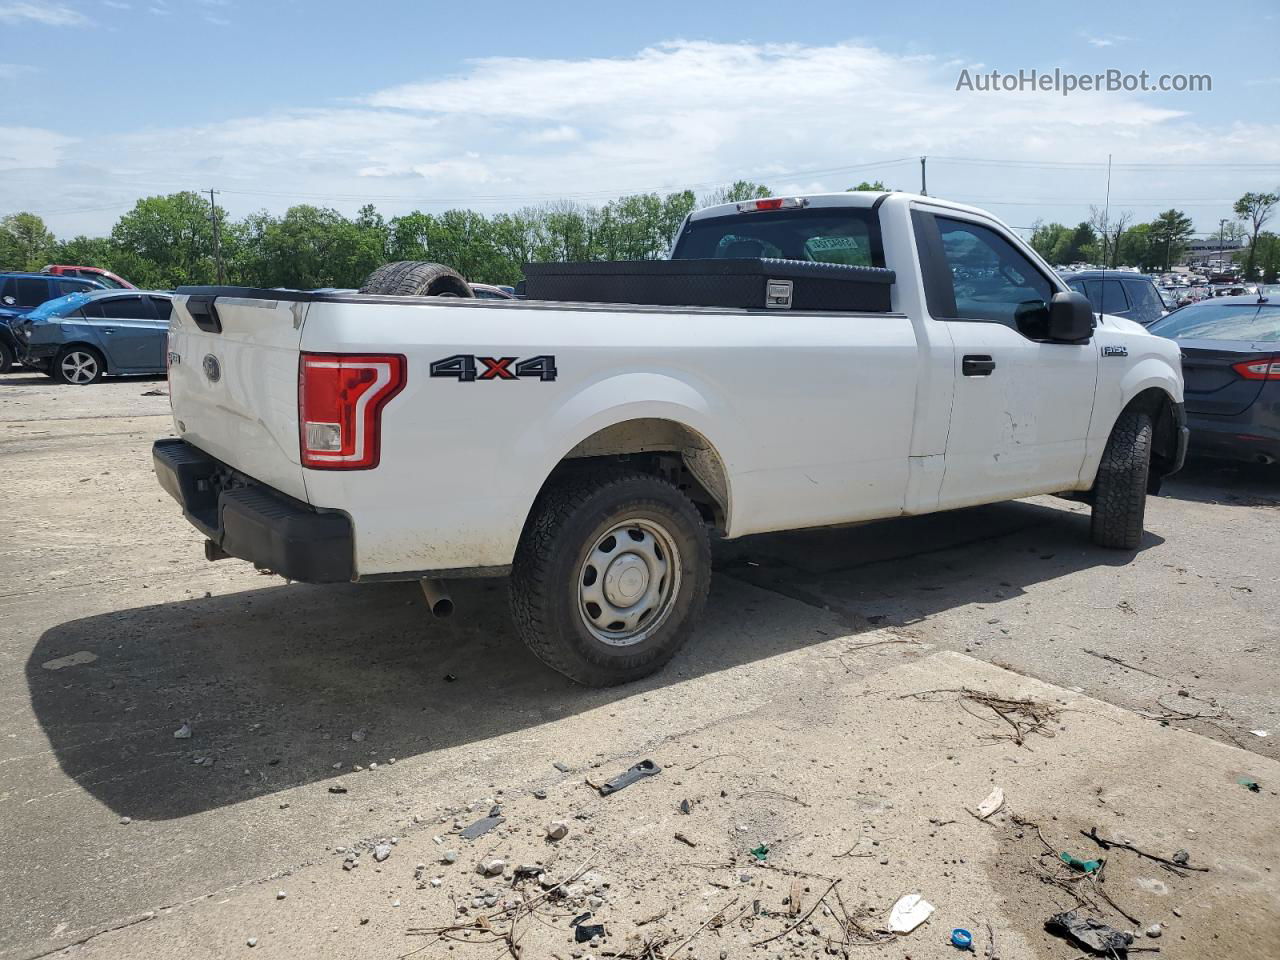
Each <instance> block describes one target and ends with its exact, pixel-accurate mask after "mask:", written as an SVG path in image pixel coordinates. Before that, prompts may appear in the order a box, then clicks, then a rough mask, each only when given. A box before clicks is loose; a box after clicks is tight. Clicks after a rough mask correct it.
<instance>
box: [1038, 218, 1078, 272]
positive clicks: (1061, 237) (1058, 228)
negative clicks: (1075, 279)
mask: <svg viewBox="0 0 1280 960" xmlns="http://www.w3.org/2000/svg"><path fill="white" fill-rule="evenodd" d="M1029 242H1030V243H1031V249H1032V250H1034V251H1035V252H1036V253H1038V254H1040V256H1042V257H1044V258H1045V259H1046V260H1048V261H1049V262H1050V263H1052V264H1055V265H1059V264H1064V263H1069V262H1070V261H1069V260H1059V259H1057V258H1058V256H1059V254H1060V253H1063V252H1065V251H1066V250H1067V248H1068V247H1069V246H1070V243H1071V228H1070V227H1067V226H1063V225H1062V224H1061V223H1044V222H1042V221H1040V220H1037V221H1036V222H1035V223H1033V224H1032V225H1031V240H1030V241H1029Z"/></svg>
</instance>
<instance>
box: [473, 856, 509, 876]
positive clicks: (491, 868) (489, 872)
mask: <svg viewBox="0 0 1280 960" xmlns="http://www.w3.org/2000/svg"><path fill="white" fill-rule="evenodd" d="M505 869H507V861H505V860H498V859H494V860H481V861H480V862H479V863H477V864H476V873H481V874H484V875H485V876H486V877H496V876H498V875H499V874H500V873H502V871H503V870H505Z"/></svg>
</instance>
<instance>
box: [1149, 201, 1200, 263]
mask: <svg viewBox="0 0 1280 960" xmlns="http://www.w3.org/2000/svg"><path fill="white" fill-rule="evenodd" d="M1194 233H1195V225H1194V224H1193V223H1192V222H1191V218H1190V217H1188V216H1187V215H1186V214H1185V213H1183V212H1182V211H1181V210H1172V209H1171V210H1166V211H1165V212H1164V213H1162V214H1160V215H1159V216H1158V217H1156V218H1155V219H1154V220H1152V221H1151V230H1150V234H1149V236H1150V240H1151V249H1152V252H1153V253H1155V254H1158V255H1159V256H1158V261H1157V262H1158V263H1159V264H1160V265H1161V269H1162V270H1163V272H1165V273H1168V272H1169V270H1170V269H1171V268H1172V266H1173V263H1174V262H1175V261H1177V260H1179V259H1181V257H1182V254H1183V253H1184V252H1185V251H1186V249H1187V242H1188V241H1189V240H1190V239H1191V237H1192V235H1193V234H1194Z"/></svg>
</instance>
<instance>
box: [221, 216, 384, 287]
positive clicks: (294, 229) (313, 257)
mask: <svg viewBox="0 0 1280 960" xmlns="http://www.w3.org/2000/svg"><path fill="white" fill-rule="evenodd" d="M372 211H373V208H372V207H366V208H365V209H364V210H362V211H361V216H360V217H358V218H357V219H356V220H355V221H352V220H348V219H347V218H346V217H344V216H343V215H342V214H341V213H339V212H338V211H337V210H332V209H329V208H327V207H315V206H311V205H310V204H299V205H297V206H294V207H290V208H289V209H288V210H287V211H285V214H284V216H283V217H280V218H279V219H277V218H275V217H272V216H271V215H270V214H268V213H265V212H263V213H258V214H254V215H252V216H250V217H248V218H246V219H245V220H244V221H242V222H241V223H239V224H235V225H234V226H233V227H232V228H231V229H230V230H228V234H229V235H231V236H233V237H234V238H235V245H236V246H237V247H238V248H239V250H238V255H237V257H236V259H235V263H234V265H233V275H234V276H235V277H237V278H238V279H239V280H240V282H242V283H249V284H252V285H254V286H262V287H296V288H299V289H304V290H305V289H310V288H314V287H358V286H360V285H361V284H362V283H363V282H364V280H365V278H366V277H367V276H368V275H369V274H370V273H372V272H373V271H374V270H375V269H376V268H377V267H379V266H381V265H382V264H383V263H384V262H386V260H387V248H388V242H387V228H386V226H385V224H383V223H382V218H381V216H377V215H376V214H375V213H373V212H372Z"/></svg>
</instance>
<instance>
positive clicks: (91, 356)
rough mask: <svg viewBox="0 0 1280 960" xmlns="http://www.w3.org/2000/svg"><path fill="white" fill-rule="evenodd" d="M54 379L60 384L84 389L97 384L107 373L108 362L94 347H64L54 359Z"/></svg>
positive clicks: (78, 345)
mask: <svg viewBox="0 0 1280 960" xmlns="http://www.w3.org/2000/svg"><path fill="white" fill-rule="evenodd" d="M52 369H53V378H54V379H55V380H57V381H58V382H59V383H66V384H69V385H71V386H73V387H84V386H88V385H89V384H91V383H97V382H98V381H99V380H101V379H102V377H103V375H104V374H105V373H106V372H107V362H106V360H104V359H103V357H102V354H100V353H99V352H98V351H97V350H95V349H94V348H93V347H86V346H82V345H80V344H75V345H72V346H69V347H63V348H62V349H61V350H59V351H58V355H57V356H56V357H54V358H53V368H52Z"/></svg>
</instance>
